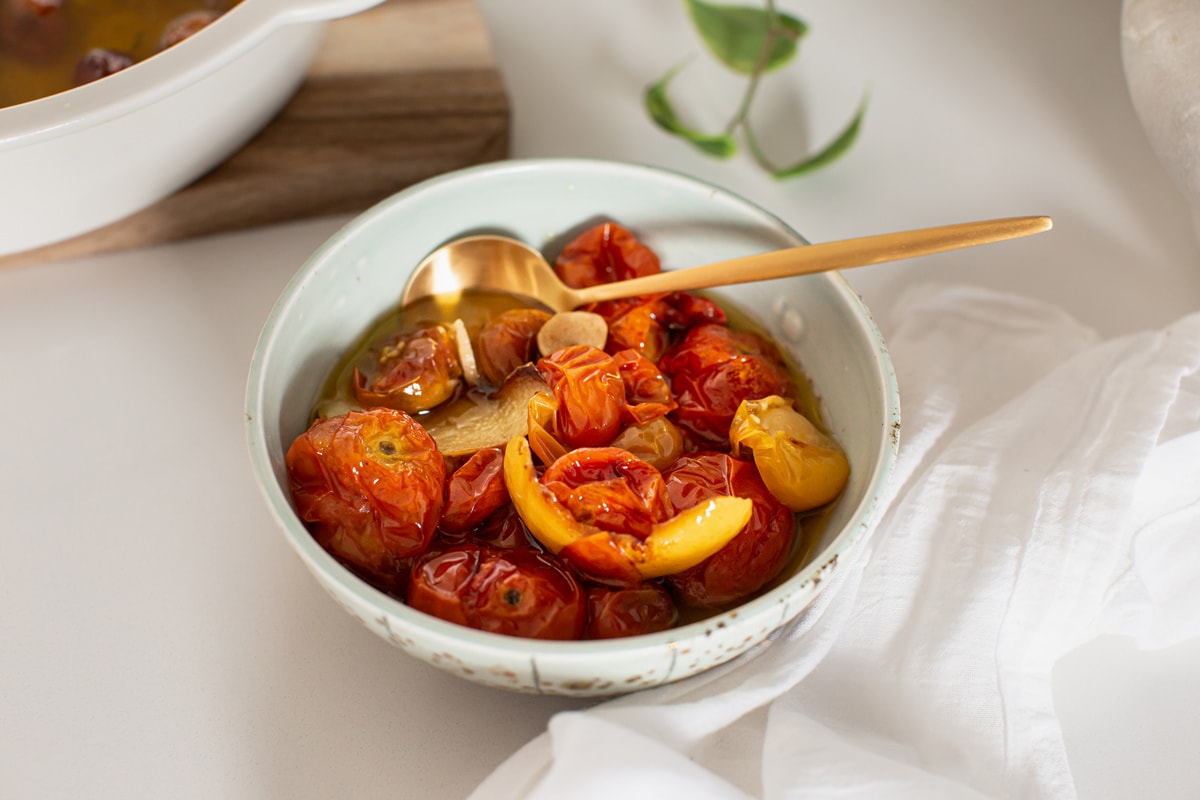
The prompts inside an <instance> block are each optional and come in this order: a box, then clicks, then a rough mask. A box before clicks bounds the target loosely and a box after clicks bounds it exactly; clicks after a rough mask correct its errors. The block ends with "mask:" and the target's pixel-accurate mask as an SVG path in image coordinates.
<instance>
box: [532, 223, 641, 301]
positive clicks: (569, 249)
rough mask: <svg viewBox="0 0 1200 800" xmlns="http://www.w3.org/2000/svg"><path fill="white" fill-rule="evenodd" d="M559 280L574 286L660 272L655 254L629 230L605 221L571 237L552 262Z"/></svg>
mask: <svg viewBox="0 0 1200 800" xmlns="http://www.w3.org/2000/svg"><path fill="white" fill-rule="evenodd" d="M554 271H555V272H557V273H558V277H559V278H561V279H562V281H563V283H565V284H566V285H567V286H570V287H573V288H575V289H581V288H583V287H585V286H595V285H596V284H599V283H611V282H613V281H624V280H629V279H630V278H639V277H641V276H643V275H653V274H655V273H657V272H661V271H662V267H661V266H660V265H659V262H658V256H657V255H655V254H654V251H652V250H651V249H650V248H648V247H646V246H645V245H644V244H642V243H641V242H640V241H638V239H637V237H636V236H634V235H633V234H632V233H631V232H630V231H629V230H627V229H626V228H623V227H622V226H620V225H618V224H617V223H615V222H605V223H602V224H600V225H597V226H595V227H594V228H591V229H589V230H587V231H585V232H583V233H582V234H580V235H579V236H577V237H575V239H573V240H572V241H571V242H570V243H568V244H567V246H566V247H564V248H563V250H562V252H561V253H559V255H558V258H556V259H555V261H554Z"/></svg>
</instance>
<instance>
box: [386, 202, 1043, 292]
mask: <svg viewBox="0 0 1200 800" xmlns="http://www.w3.org/2000/svg"><path fill="white" fill-rule="evenodd" d="M1052 226H1053V222H1052V220H1051V219H1050V217H1041V216H1034V217H1005V218H1002V219H993V220H983V221H979V222H964V223H958V224H955V225H942V226H938V227H934V228H918V229H916V230H909V231H900V232H897V233H884V234H877V235H874V236H863V237H856V238H853V239H842V240H840V241H835V242H824V243H821V244H812V245H804V246H801V247H788V248H784V249H782V250H773V251H769V252H766V253H757V254H754V255H749V256H743V257H740V258H733V259H727V260H724V261H718V262H716V263H712V264H706V265H704V266H700V267H691V268H687V269H677V270H669V271H666V272H662V273H659V274H657V275H647V276H644V277H641V278H632V279H630V280H625V281H616V282H613V283H604V284H599V285H597V286H589V287H587V288H583V289H573V288H571V287H569V286H567V285H566V284H564V283H563V282H562V281H561V280H560V279H559V277H558V275H557V274H556V273H555V272H554V268H553V267H552V266H551V265H550V264H549V262H547V261H546V259H545V257H543V256H542V254H541V253H540V252H538V251H537V250H536V249H535V248H533V247H530V246H529V245H527V244H525V243H524V242H520V241H518V240H516V239H511V238H509V237H506V236H495V235H477V236H467V237H464V238H461V239H455V240H454V241H451V242H448V243H446V244H444V245H442V246H441V247H439V248H437V249H436V250H434V251H433V252H432V253H430V254H429V255H428V256H426V257H425V258H424V259H422V260H421V262H420V263H419V264H418V265H417V266H416V268H415V269H414V270H413V272H412V275H411V276H410V277H409V280H408V282H407V283H406V284H405V287H404V291H403V293H402V294H401V296H400V305H401V306H407V305H409V304H410V303H412V302H415V301H417V300H420V299H423V298H426V297H435V296H439V295H440V296H446V297H453V296H456V295H458V294H460V293H462V292H468V291H481V290H483V291H494V292H503V293H505V294H510V295H515V296H517V297H522V298H525V299H527V300H531V301H534V302H536V303H538V304H540V305H542V306H545V307H546V308H548V309H550V310H551V311H556V312H557V311H570V310H572V309H575V308H578V307H579V306H582V305H586V304H588V303H594V302H599V301H601V300H616V299H618V298H622V297H635V296H638V295H645V294H655V293H660V292H679V291H688V290H691V289H707V288H711V287H714V286H728V285H733V284H738V283H751V282H754V281H764V280H772V279H775V278H786V277H791V276H795V275H808V274H811V273H815V272H827V271H830V270H836V269H848V268H850V267H861V266H867V265H869V264H879V263H883V262H886V261H899V260H902V259H908V258H915V257H917V256H924V255H930V254H933V253H941V252H944V251H947V250H957V249H960V248H964V247H974V246H976V245H981V244H990V243H993V242H1000V241H1004V240H1006V239H1015V238H1018V237H1021V236H1029V235H1032V234H1035V233H1041V232H1042V231H1047V230H1050V228H1051V227H1052Z"/></svg>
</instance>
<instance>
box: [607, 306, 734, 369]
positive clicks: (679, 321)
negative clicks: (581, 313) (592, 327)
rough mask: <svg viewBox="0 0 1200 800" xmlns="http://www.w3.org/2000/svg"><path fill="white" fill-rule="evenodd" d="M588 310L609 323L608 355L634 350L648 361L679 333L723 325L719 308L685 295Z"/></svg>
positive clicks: (654, 358) (723, 318) (659, 356)
mask: <svg viewBox="0 0 1200 800" xmlns="http://www.w3.org/2000/svg"><path fill="white" fill-rule="evenodd" d="M587 310H588V311H591V312H592V313H594V314H599V315H600V316H601V317H604V320H605V322H607V323H608V344H607V345H606V349H607V350H608V352H610V353H617V352H620V351H621V350H626V349H633V350H637V351H638V352H639V353H641V354H642V355H644V356H645V357H646V358H648V359H650V360H651V361H658V359H659V358H661V357H662V355H663V353H664V352H666V350H667V348H668V347H669V346H670V344H671V341H672V339H673V337H675V336H677V335H679V333H681V332H682V331H685V330H687V329H688V328H691V327H693V326H695V325H701V324H704V323H716V324H719V325H724V324H725V312H724V310H722V309H721V307H720V306H718V305H717V304H716V303H714V302H713V301H711V300H709V299H707V298H705V297H701V296H699V295H694V294H689V293H688V292H671V293H670V294H652V295H644V296H641V297H628V298H622V299H619V300H604V301H601V302H599V303H591V304H589V305H588V306H587Z"/></svg>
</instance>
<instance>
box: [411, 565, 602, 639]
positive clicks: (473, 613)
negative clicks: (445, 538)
mask: <svg viewBox="0 0 1200 800" xmlns="http://www.w3.org/2000/svg"><path fill="white" fill-rule="evenodd" d="M408 604H409V605H410V606H412V607H413V608H415V609H417V610H419V611H424V612H425V613H427V614H432V615H433V616H435V617H440V618H441V619H444V620H447V621H449V622H456V623H458V624H459V625H466V626H468V627H471V628H478V629H479V630H484V631H490V632H492V633H500V634H505V635H508V636H522V637H525V638H530V639H578V638H580V637H581V636H582V635H583V631H584V626H585V625H586V623H587V601H586V597H585V595H584V592H583V589H582V588H580V586H579V583H578V582H576V580H575V579H574V578H573V577H571V574H570V573H569V572H567V571H566V570H565V569H563V567H562V566H561V565H559V563H558V562H557V561H555V560H554V559H553V558H551V557H550V556H547V555H546V554H544V553H541V552H538V551H536V550H528V549H519V548H518V549H511V550H499V549H494V548H490V547H486V546H481V545H463V546H460V547H455V548H451V549H450V550H447V551H445V552H442V553H431V554H429V555H428V556H426V557H424V558H422V559H420V560H419V561H418V562H417V564H416V566H414V567H413V574H412V580H411V581H410V583H409V587H408Z"/></svg>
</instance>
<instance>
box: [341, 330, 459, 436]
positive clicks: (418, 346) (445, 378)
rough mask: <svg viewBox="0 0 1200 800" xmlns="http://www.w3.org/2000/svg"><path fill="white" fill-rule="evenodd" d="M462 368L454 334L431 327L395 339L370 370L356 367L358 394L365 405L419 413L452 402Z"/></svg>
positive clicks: (359, 400) (384, 349) (355, 388)
mask: <svg viewBox="0 0 1200 800" xmlns="http://www.w3.org/2000/svg"><path fill="white" fill-rule="evenodd" d="M461 375H462V367H461V366H460V365H459V363H458V346H457V343H456V341H455V339H454V337H453V335H452V334H451V333H450V332H449V331H448V330H447V329H446V328H444V327H442V326H441V325H431V326H429V327H426V328H421V329H419V330H416V331H410V332H407V333H402V334H399V335H397V336H394V337H392V338H391V339H390V340H389V341H388V343H387V344H386V345H384V346H383V347H382V348H381V349H380V352H379V355H378V357H377V358H376V359H375V361H374V363H373V364H371V366H370V367H369V368H367V369H359V368H358V367H355V368H354V394H355V397H357V398H358V402H360V403H361V404H362V405H364V406H368V407H370V406H386V407H388V408H395V409H398V410H400V411H403V412H405V413H407V414H419V413H421V412H423V411H428V410H429V409H431V408H434V407H436V406H439V405H441V404H442V403H444V402H446V401H447V400H450V399H451V398H452V397H453V396H454V394H455V392H456V391H457V390H458V388H459V386H460V384H461V381H460V380H459V377H460V376H461Z"/></svg>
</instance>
